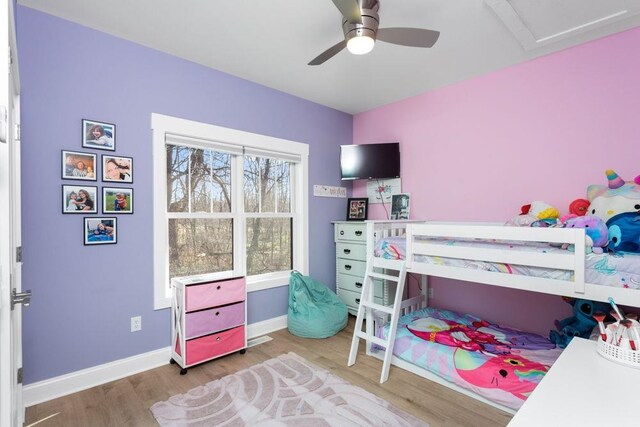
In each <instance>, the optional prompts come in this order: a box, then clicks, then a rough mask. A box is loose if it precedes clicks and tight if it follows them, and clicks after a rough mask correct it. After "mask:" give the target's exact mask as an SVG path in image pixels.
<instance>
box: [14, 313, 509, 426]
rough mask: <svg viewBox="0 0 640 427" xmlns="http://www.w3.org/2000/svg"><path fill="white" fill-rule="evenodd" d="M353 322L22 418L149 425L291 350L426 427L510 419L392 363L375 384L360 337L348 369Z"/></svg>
mask: <svg viewBox="0 0 640 427" xmlns="http://www.w3.org/2000/svg"><path fill="white" fill-rule="evenodd" d="M354 323H355V318H354V317H353V316H349V325H348V326H347V327H346V328H345V329H344V330H342V331H341V332H340V333H338V334H337V335H336V336H334V337H331V338H328V339H323V340H314V339H305V338H299V337H296V336H293V335H291V334H290V333H289V332H288V331H287V330H286V329H284V330H281V331H278V332H274V333H271V334H269V335H270V336H271V337H272V338H273V341H269V342H267V343H263V344H260V345H258V346H256V347H251V348H249V349H248V350H247V352H246V353H245V354H243V355H241V354H238V353H236V354H233V355H229V356H227V357H223V358H221V359H218V360H214V361H212V362H209V363H205V364H202V365H199V366H196V367H193V368H190V369H189V372H188V373H187V375H184V376H181V375H179V374H178V371H179V368H178V367H177V365H169V363H167V365H165V366H162V367H159V368H156V369H152V370H149V371H146V372H143V373H140V374H136V375H133V376H130V377H127V378H123V379H121V380H117V381H113V382H110V383H107V384H104V385H101V386H98V387H94V388H92V389H89V390H85V391H82V392H79V393H75V394H72V395H69V396H65V397H61V398H59V399H55V400H51V401H49V402H45V403H41V404H39V405H35V406H32V407H29V408H27V411H26V425H27V426H28V425H29V424H32V423H35V422H37V421H39V420H42V419H44V418H46V417H48V416H50V415H52V414H56V413H57V414H58V415H56V416H54V417H51V418H49V419H48V420H46V421H43V422H41V423H38V424H37V426H38V427H51V426H65V427H70V426H82V427H85V426H92V427H93V426H156V425H157V424H156V421H155V419H154V418H153V415H151V411H149V407H150V406H151V405H153V404H154V403H156V402H158V401H162V400H166V399H168V398H169V397H170V396H173V395H175V394H179V393H184V392H186V391H188V390H190V389H192V388H194V387H196V386H198V385H202V384H205V383H207V382H209V381H212V380H215V379H218V378H221V377H223V376H225V375H227V374H231V373H234V372H236V371H239V370H241V369H244V368H247V367H249V366H251V365H255V364H257V363H261V362H263V361H265V360H268V359H271V358H273V357H276V356H278V355H281V354H284V353H288V352H291V351H292V352H294V353H296V354H298V355H300V356H302V357H304V358H306V359H307V360H309V361H310V362H312V363H314V364H316V365H318V366H321V367H324V368H325V369H328V370H330V371H331V372H333V373H334V374H335V375H338V376H340V377H342V378H343V379H345V380H347V381H349V382H350V383H351V384H354V385H357V386H360V387H362V388H364V389H366V390H368V391H369V392H371V393H373V394H375V395H377V396H379V397H381V398H383V399H385V400H387V401H389V402H391V403H393V404H394V405H395V406H396V407H398V408H401V409H403V410H405V411H407V412H409V413H411V414H413V415H415V416H416V417H418V418H420V419H422V420H425V421H427V422H429V423H430V424H431V426H433V427H437V426H470V427H484V426H487V427H495V426H505V425H507V424H508V422H509V421H510V419H511V415H510V414H507V413H505V412H503V411H500V410H498V409H496V408H493V407H491V406H488V405H485V404H483V403H481V402H479V401H477V400H475V399H472V398H470V397H467V396H464V395H462V394H460V393H457V392H454V391H453V390H450V389H448V388H446V387H443V386H441V385H439V384H436V383H433V382H431V381H427V380H425V379H423V378H420V377H418V376H416V375H414V374H411V373H409V372H407V371H404V370H402V369H400V368H397V367H395V366H392V367H391V374H390V376H389V380H388V381H387V382H386V383H384V384H380V383H379V382H378V381H379V377H380V368H381V365H382V362H381V361H379V360H378V359H375V358H373V357H370V356H367V355H366V354H364V341H362V342H361V344H360V348H359V349H360V353H359V355H358V361H357V362H356V364H355V365H354V366H352V367H351V368H348V367H347V357H348V354H349V346H350V344H351V337H352V334H353V326H354ZM167 362H168V361H167Z"/></svg>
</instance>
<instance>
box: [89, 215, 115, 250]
mask: <svg viewBox="0 0 640 427" xmlns="http://www.w3.org/2000/svg"><path fill="white" fill-rule="evenodd" d="M117 242H118V227H117V219H116V218H115V217H110V218H96V217H89V218H85V219H84V244H85V245H108V244H114V243H117Z"/></svg>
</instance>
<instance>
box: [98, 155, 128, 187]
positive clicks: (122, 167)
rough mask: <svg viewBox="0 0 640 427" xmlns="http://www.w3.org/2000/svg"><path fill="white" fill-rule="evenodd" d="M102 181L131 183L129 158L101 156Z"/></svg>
mask: <svg viewBox="0 0 640 427" xmlns="http://www.w3.org/2000/svg"><path fill="white" fill-rule="evenodd" d="M102 180H103V181H105V182H126V183H129V184H130V183H132V182H133V159H132V158H131V157H122V156H109V155H106V154H103V155H102Z"/></svg>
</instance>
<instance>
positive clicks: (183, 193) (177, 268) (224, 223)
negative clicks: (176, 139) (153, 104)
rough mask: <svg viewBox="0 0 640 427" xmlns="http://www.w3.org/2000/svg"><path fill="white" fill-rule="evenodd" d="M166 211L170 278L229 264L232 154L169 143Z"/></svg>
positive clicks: (231, 231)
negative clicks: (227, 214) (208, 215)
mask: <svg viewBox="0 0 640 427" xmlns="http://www.w3.org/2000/svg"><path fill="white" fill-rule="evenodd" d="M167 212H169V213H175V214H176V215H172V216H171V217H170V219H169V222H168V228H169V230H168V231H169V233H168V234H169V277H170V278H173V277H180V276H190V275H198V274H204V273H214V272H218V271H227V270H232V269H233V220H232V219H231V218H227V219H223V218H219V215H215V217H214V215H212V218H203V217H202V214H203V213H205V214H216V213H225V212H226V213H231V155H230V154H227V153H220V152H216V151H211V150H203V149H199V148H191V147H181V146H176V145H169V144H167ZM229 216H230V215H229Z"/></svg>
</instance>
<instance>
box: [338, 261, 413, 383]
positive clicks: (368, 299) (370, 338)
mask: <svg viewBox="0 0 640 427" xmlns="http://www.w3.org/2000/svg"><path fill="white" fill-rule="evenodd" d="M398 264H399V267H398V269H397V270H396V271H397V272H398V275H397V276H393V275H389V274H386V272H387V270H388V269H387V270H385V274H383V273H378V272H375V271H374V267H373V258H370V259H369V260H368V261H367V266H366V271H365V277H364V285H363V286H362V296H361V297H360V305H359V307H358V315H357V317H356V325H355V328H354V330H353V339H352V340H351V351H350V352H349V361H348V363H347V365H348V366H352V365H353V364H354V363H356V357H357V355H358V345H359V344H360V339H361V338H362V339H364V340H366V345H371V343H374V344H377V345H378V346H380V347H384V349H385V353H384V359H383V362H382V373H381V374H380V382H381V383H383V382H385V381H387V379H388V378H389V368H390V366H391V358H392V357H393V343H394V342H395V339H396V329H397V327H398V317H399V316H400V305H401V303H402V295H403V290H404V282H405V279H406V276H407V271H406V267H405V263H404V261H398ZM374 279H382V280H388V281H392V282H396V283H397V286H396V294H395V297H394V300H393V306H385V305H380V304H376V303H374V302H373V289H372V288H373V280H374ZM374 310H375V311H378V312H382V313H386V314H387V315H390V316H391V318H390V326H389V336H388V337H387V339H386V340H384V339H382V338H378V337H376V336H375V331H374V330H373V311H374ZM365 313H366V317H367V320H368V321H367V322H366V326H365V328H366V330H365V331H363V330H362V323H363V321H364V317H365Z"/></svg>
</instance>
